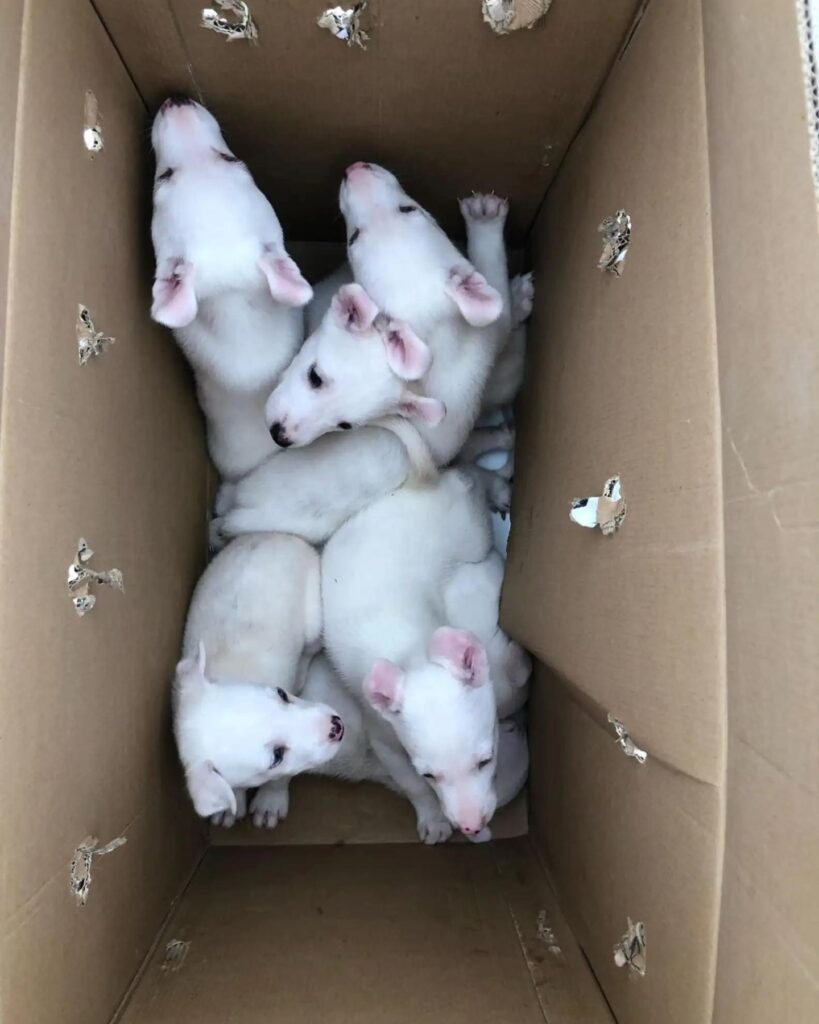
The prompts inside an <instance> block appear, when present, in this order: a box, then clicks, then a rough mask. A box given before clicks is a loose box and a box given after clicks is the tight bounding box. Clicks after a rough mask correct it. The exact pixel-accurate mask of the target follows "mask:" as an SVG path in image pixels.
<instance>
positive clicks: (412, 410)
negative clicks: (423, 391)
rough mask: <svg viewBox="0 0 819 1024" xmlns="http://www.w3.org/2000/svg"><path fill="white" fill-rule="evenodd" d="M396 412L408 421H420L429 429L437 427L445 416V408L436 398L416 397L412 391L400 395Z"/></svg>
mask: <svg viewBox="0 0 819 1024" xmlns="http://www.w3.org/2000/svg"><path fill="white" fill-rule="evenodd" d="M398 411H399V412H400V413H401V415H402V416H407V417H408V418H409V419H415V420H421V421H422V422H423V423H427V424H428V425H429V426H430V427H437V426H438V424H439V423H440V422H441V420H442V419H443V418H444V416H446V406H445V405H444V403H443V402H440V401H438V399H437V398H427V397H426V395H416V394H415V393H414V392H413V391H405V392H404V393H403V394H402V395H401V401H400V402H399V405H398Z"/></svg>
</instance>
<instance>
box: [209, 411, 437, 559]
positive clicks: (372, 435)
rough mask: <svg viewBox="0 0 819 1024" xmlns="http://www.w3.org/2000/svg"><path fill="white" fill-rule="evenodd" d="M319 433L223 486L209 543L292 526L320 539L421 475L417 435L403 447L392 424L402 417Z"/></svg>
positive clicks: (297, 531)
mask: <svg viewBox="0 0 819 1024" xmlns="http://www.w3.org/2000/svg"><path fill="white" fill-rule="evenodd" d="M393 426H394V429H388V428H384V427H382V426H369V427H361V428H359V429H356V430H350V431H347V432H345V433H333V434H327V435H325V436H324V437H320V438H319V439H318V440H317V441H315V442H313V444H311V445H309V446H308V447H306V448H290V449H287V450H286V451H283V452H280V453H279V454H278V455H274V456H272V457H271V458H269V459H268V460H267V461H266V462H264V463H263V464H262V465H261V466H259V467H258V468H257V469H255V470H253V472H252V473H249V474H248V475H247V476H246V477H245V478H244V479H243V480H240V481H239V482H238V483H236V484H232V485H229V486H228V487H223V488H222V490H221V491H220V493H219V496H218V498H217V505H218V513H219V514H217V516H216V517H215V518H214V519H213V521H212V523H211V545H212V546H213V547H214V548H219V547H220V546H221V544H222V543H224V541H225V540H226V539H228V538H230V537H235V536H238V535H240V534H244V533H252V532H255V531H259V530H270V531H277V532H281V533H293V534H296V535H298V536H300V537H304V538H305V539H306V540H309V541H310V542H311V543H313V544H320V543H322V542H323V541H325V540H327V538H328V537H330V536H331V535H332V534H333V533H334V532H335V531H336V530H337V529H338V528H339V526H341V525H342V523H344V522H345V520H347V519H348V518H349V517H350V516H352V515H354V514H355V513H356V512H358V511H359V510H360V509H362V508H366V506H367V505H369V504H370V503H371V502H373V501H375V500H376V499H378V498H381V497H383V496H384V495H385V494H389V493H390V492H391V491H394V490H397V489H398V488H399V487H401V486H402V485H403V484H404V482H405V481H406V480H407V479H408V478H409V477H410V476H411V475H413V471H414V468H417V469H418V473H417V475H418V476H421V477H423V476H425V475H426V471H425V470H424V468H423V463H424V458H423V453H424V452H425V451H426V449H425V446H424V442H423V440H422V439H421V438H420V437H418V436H416V437H415V441H414V444H411V445H410V446H409V447H408V445H407V444H406V443H405V441H404V440H402V439H401V438H400V437H399V436H398V431H399V430H403V432H404V433H405V434H406V432H407V431H414V430H415V428H414V427H413V426H412V425H411V424H410V423H403V424H394V425H393Z"/></svg>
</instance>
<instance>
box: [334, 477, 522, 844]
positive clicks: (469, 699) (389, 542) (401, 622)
mask: <svg viewBox="0 0 819 1024" xmlns="http://www.w3.org/2000/svg"><path fill="white" fill-rule="evenodd" d="M490 547H491V538H490V531H489V521H488V514H487V510H486V504H485V496H484V495H483V493H482V492H481V489H480V488H479V487H478V486H476V484H475V482H474V480H473V479H472V478H471V477H469V476H467V475H466V474H464V473H462V472H461V471H458V470H449V471H447V472H446V473H444V474H443V475H442V476H441V478H440V480H439V481H438V483H437V484H435V485H429V486H427V487H424V488H418V489H409V488H403V489H402V490H401V491H399V492H398V493H396V494H393V495H390V496H388V497H386V498H382V499H381V500H379V501H377V502H376V503H374V504H373V505H371V506H370V507H369V508H367V509H365V510H364V511H362V512H360V513H359V514H358V515H356V516H355V517H354V518H353V519H351V520H349V521H348V522H347V523H346V524H345V525H344V526H343V527H342V528H341V529H340V530H339V531H338V532H337V533H336V534H335V536H333V537H332V539H331V540H330V541H329V543H328V544H327V546H326V548H325V550H324V553H323V555H322V601H323V608H324V636H325V644H326V648H327V651H328V654H329V656H330V658H331V660H332V662H333V664H334V665H335V667H336V668H337V669H338V671H339V673H340V675H341V677H342V679H343V681H344V683H345V685H347V686H348V688H349V689H350V692H351V693H352V694H353V695H354V696H355V697H356V698H357V699H358V700H360V701H361V702H362V706H363V707H364V708H365V709H366V714H367V730H368V733H369V735H370V742H371V744H372V747H373V750H374V751H375V753H376V755H377V756H378V757H379V759H380V760H381V762H382V764H383V765H384V767H385V769H386V770H387V771H388V772H389V774H390V775H391V777H392V779H393V781H394V783H395V784H396V785H398V786H399V787H400V788H401V789H402V790H403V791H404V792H405V794H406V795H407V797H408V798H409V799H410V800H411V801H412V803H413V805H414V807H415V810H416V814H417V818H418V832H419V835H420V836H421V838H422V839H423V840H424V841H425V842H438V841H441V840H442V839H445V838H446V837H447V836H448V834H449V831H450V822H451V823H452V824H454V825H456V827H459V828H460V829H461V830H462V831H464V832H466V833H467V834H470V835H472V836H477V835H479V834H480V833H482V832H483V830H484V828H485V826H486V823H487V822H488V821H489V819H490V818H491V816H492V814H493V813H494V809H495V804H496V797H495V793H494V789H493V775H494V769H495V765H496V755H497V744H496V738H497V737H496V732H497V713H496V698H495V689H494V686H493V684H494V683H495V679H494V676H495V674H496V673H499V674H500V677H502V678H501V680H500V686H499V689H500V691H501V693H502V695H503V696H504V699H505V696H506V689H507V688H508V687H509V686H511V685H514V686H516V687H522V686H523V685H524V684H525V679H520V678H519V677H518V676H517V675H515V670H516V668H517V667H518V666H517V664H516V663H515V661H514V659H512V658H510V656H509V646H510V645H509V641H508V640H507V639H506V638H505V637H504V636H503V635H502V634H500V631H499V630H498V626H497V604H498V593H497V591H493V590H492V586H491V585H490V584H491V582H492V581H493V580H494V577H493V576H492V566H490V567H488V568H487V569H486V570H484V574H483V577H482V576H481V573H480V572H479V571H477V566H478V564H479V563H483V562H484V561H485V560H486V559H487V557H488V556H489V555H490ZM467 566H469V567H470V568H473V569H476V572H477V575H478V578H479V579H478V581H479V582H480V583H482V584H483V585H482V586H479V587H478V588H477V589H476V592H475V595H474V597H473V596H472V595H470V597H469V602H468V606H467V607H465V608H464V609H463V610H462V611H459V612H457V616H456V617H457V618H458V622H459V625H460V624H461V623H462V624H463V626H462V628H460V629H457V630H453V629H452V628H449V627H451V626H452V622H451V615H452V614H453V611H452V608H451V607H450V605H451V604H454V603H457V602H458V601H459V600H460V599H461V591H462V589H463V586H464V581H463V579H462V578H461V577H460V573H462V572H464V571H465V570H466V567H467ZM484 577H485V579H486V582H485V583H484ZM473 582H475V581H473ZM451 586H452V587H453V588H454V589H453V591H452V597H451V598H450V596H449V590H450V587H451ZM467 629H468V630H470V631H471V632H466V630H467ZM481 634H483V635H481ZM503 641H505V643H504V642H503ZM484 644H485V645H486V650H484V646H483V645H484ZM487 658H488V664H487ZM459 659H460V660H459ZM362 683H364V689H365V690H366V695H365V692H364V690H362ZM484 761H485V762H486V764H485V765H484V766H483V767H481V768H479V767H478V765H479V764H481V763H482V762H484ZM425 774H428V775H431V776H433V778H432V780H431V781H430V782H429V783H428V782H427V781H426V780H425V779H424V778H422V777H421V776H423V775H425ZM436 796H437V797H438V799H437V800H436V799H435V797H436ZM439 801H440V803H439ZM441 810H443V811H444V815H443V816H442V814H441Z"/></svg>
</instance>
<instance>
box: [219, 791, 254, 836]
mask: <svg viewBox="0 0 819 1024" xmlns="http://www.w3.org/2000/svg"><path fill="white" fill-rule="evenodd" d="M233 792H234V794H235V796H236V813H235V814H233V813H232V812H231V811H221V812H220V813H219V814H212V815H211V816H210V823H211V825H218V826H219V828H233V826H234V825H235V824H236V822H237V821H241V819H242V818H244V816H245V815H246V814H247V794H246V793H245V791H244V790H243V789H235V790H234V791H233Z"/></svg>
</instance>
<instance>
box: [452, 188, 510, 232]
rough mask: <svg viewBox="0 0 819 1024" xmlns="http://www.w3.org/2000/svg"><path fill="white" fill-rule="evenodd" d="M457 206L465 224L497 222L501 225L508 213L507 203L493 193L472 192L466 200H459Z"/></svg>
mask: <svg viewBox="0 0 819 1024" xmlns="http://www.w3.org/2000/svg"><path fill="white" fill-rule="evenodd" d="M459 206H460V207H461V213H462V214H463V218H464V220H465V221H466V222H467V224H479V223H481V224H482V223H486V222H499V223H500V224H501V225H503V223H504V222H505V221H506V215H507V214H508V213H509V201H508V200H507V199H502V198H501V197H500V196H496V195H495V193H494V192H491V193H490V194H488V195H487V194H486V193H483V192H473V193H472V195H471V196H467V198H466V199H461V200H460V202H459Z"/></svg>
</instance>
